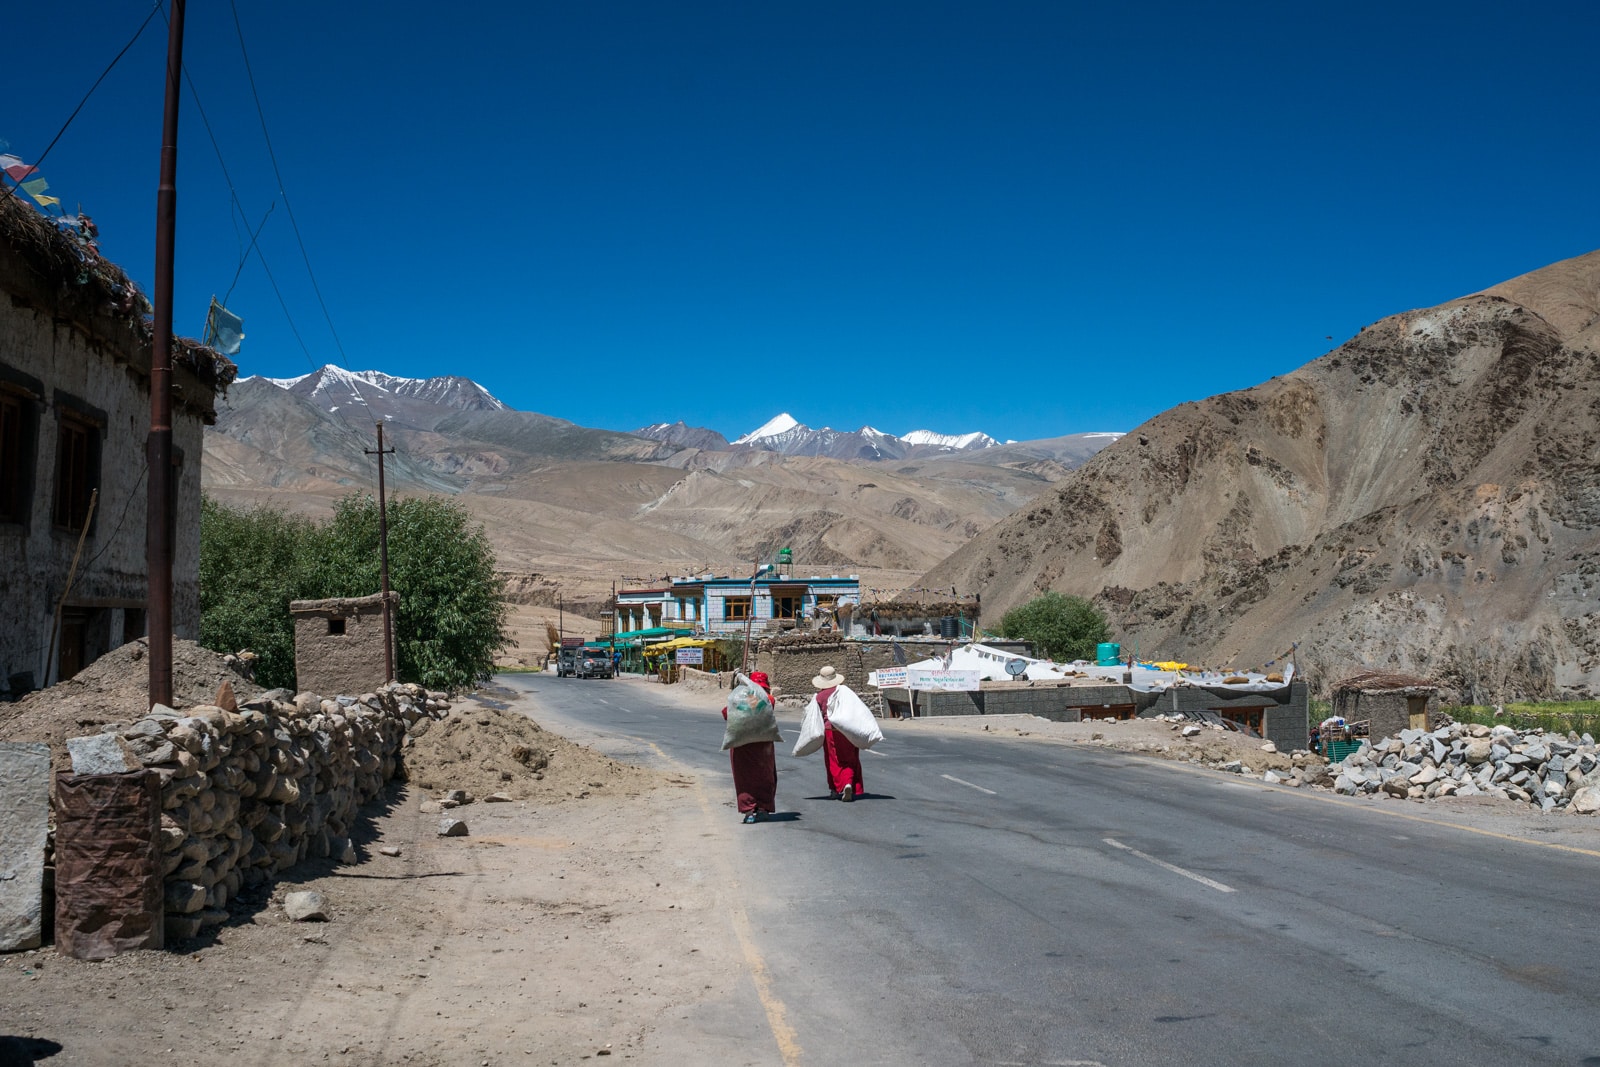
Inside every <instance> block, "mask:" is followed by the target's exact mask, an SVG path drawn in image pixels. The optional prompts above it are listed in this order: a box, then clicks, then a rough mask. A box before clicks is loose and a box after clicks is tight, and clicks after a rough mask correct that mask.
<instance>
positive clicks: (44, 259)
mask: <svg viewBox="0 0 1600 1067" xmlns="http://www.w3.org/2000/svg"><path fill="white" fill-rule="evenodd" d="M73 221H74V224H75V225H76V226H77V227H78V229H76V230H73V229H70V228H63V226H64V224H63V226H58V225H57V224H56V222H54V221H53V220H51V219H49V218H46V217H45V216H43V215H40V214H39V213H38V212H36V211H34V210H33V209H32V208H31V207H30V206H28V205H27V204H25V203H24V202H23V201H22V200H21V199H20V198H19V197H16V196H0V290H3V291H4V293H5V299H3V300H0V560H3V561H4V566H0V603H4V604H5V606H6V610H5V612H4V614H3V616H0V692H3V695H9V696H10V697H13V698H14V697H16V696H18V695H20V694H21V693H24V692H27V691H28V690H30V689H34V688H38V687H40V686H44V685H48V684H51V683H53V682H55V681H57V680H60V679H63V678H68V677H71V676H72V675H73V674H75V673H76V672H77V671H78V670H80V669H82V668H83V667H84V666H86V665H87V664H89V663H90V662H92V661H93V660H95V659H96V658H98V657H99V656H100V655H102V654H104V653H105V652H107V651H109V650H110V649H112V648H115V647H117V646H119V645H121V644H124V643H125V642H127V641H129V640H132V639H133V638H135V637H139V636H142V635H143V634H144V632H145V626H146V610H147V605H146V594H147V591H148V577H147V569H146V563H145V560H146V557H145V512H146V495H147V492H148V490H147V487H146V482H145V442H146V439H147V437H148V433H149V426H150V365H151V337H152V331H151V327H150V323H149V321H148V319H147V315H148V314H149V311H150V308H149V305H148V303H147V302H146V301H145V299H144V297H143V295H142V294H140V293H139V291H138V289H136V288H135V287H134V285H133V283H132V282H131V281H129V279H128V277H127V275H126V274H124V273H123V271H122V270H121V269H120V268H119V267H117V266H116V265H115V264H112V263H109V262H107V261H106V260H104V259H102V258H101V257H100V255H99V253H98V251H97V250H96V248H95V246H94V243H93V241H92V240H90V239H89V238H88V237H86V236H83V235H82V232H83V231H84V230H87V229H88V227H87V226H85V225H84V224H83V223H81V222H78V221H77V219H74V220H73ZM172 358H173V368H172V397H173V403H172V435H173V464H174V466H175V467H176V468H177V469H176V471H175V472H174V475H175V477H174V483H175V506H174V509H173V514H172V515H171V516H170V519H171V523H172V529H173V542H174V543H173V590H172V591H173V602H172V620H173V629H174V631H175V633H176V634H177V636H179V637H182V638H191V639H192V638H195V637H198V636H199V630H200V594H199V581H198V574H199V557H200V456H201V434H202V428H203V427H204V426H205V425H206V424H208V423H212V422H215V421H216V397H217V394H218V393H220V392H222V391H223V390H225V389H226V388H227V386H228V385H229V384H230V383H231V382H232V381H233V379H234V376H235V373H236V368H235V367H234V365H233V363H231V362H230V361H229V360H227V359H226V358H224V357H223V356H220V355H218V354H217V353H216V352H214V351H212V350H211V349H209V348H207V347H205V346H203V345H201V344H199V343H197V342H194V341H189V340H184V339H176V340H175V341H174V345H173V352H172ZM96 491H98V494H97V495H95V494H96ZM91 496H94V497H95V500H94V509H93V514H92V515H91V514H90V499H91ZM85 531H87V532H86V533H85ZM80 536H81V537H82V546H83V547H82V553H81V555H79V556H78V559H77V568H76V572H75V573H74V574H73V575H72V578H71V588H70V592H69V591H68V577H69V571H71V570H72V567H73V561H74V556H75V555H77V550H78V545H79V540H80ZM63 594H66V596H65V599H64V600H63ZM58 607H59V609H60V612H61V621H60V626H59V633H58V634H55V635H54V636H53V631H56V629H57V628H56V625H55V618H56V612H57V610H58ZM52 646H53V647H54V652H53V654H52V651H51V650H52Z"/></svg>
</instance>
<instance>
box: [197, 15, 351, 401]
mask: <svg viewBox="0 0 1600 1067" xmlns="http://www.w3.org/2000/svg"><path fill="white" fill-rule="evenodd" d="M228 6H229V7H230V8H231V9H232V10H233V27H234V30H235V32H236V33H237V34H238V36H239V53H240V55H242V56H243V57H244V73H245V77H246V79H247V80H248V81H249V82H250V96H251V98H252V99H253V100H254V101H255V105H256V117H257V118H259V119H260V120H261V136H262V138H263V139H264V140H265V141H266V143H267V158H268V159H270V160H272V174H273V177H275V178H276V179H277V180H278V195H279V196H280V197H282V198H283V206H284V209H285V210H286V211H288V213H289V225H290V227H291V228H292V229H293V230H294V239H295V241H296V242H297V243H298V244H299V245H300V257H301V258H302V259H304V260H305V264H306V275H307V276H308V277H309V278H310V279H311V290H312V292H314V293H316V294H317V303H318V304H319V305H320V306H321V308H322V317H323V318H324V319H326V320H327V323H328V332H329V333H330V334H332V335H333V345H334V347H335V348H337V349H338V350H339V361H340V362H341V363H343V364H348V363H349V362H350V357H349V356H347V355H346V354H345V351H344V343H343V342H342V341H340V340H339V331H338V330H337V329H336V328H335V327H334V325H333V315H332V314H330V313H329V311H328V302H327V301H326V300H324V299H323V297H322V286H320V285H318V284H317V273H316V271H315V270H313V269H312V267H311V254H310V253H309V252H307V251H306V242H305V238H304V237H302V236H301V234H300V222H299V220H297V219H296V218H295V217H294V204H292V203H290V201H289V192H288V190H287V189H285V188H284V187H283V173H282V171H280V170H279V168H278V154H277V152H275V151H274V150H273V147H272V134H271V133H269V132H268V131H267V115H266V111H265V110H264V109H263V108H262V107H261V94H260V93H258V92H257V91H256V76H255V72H254V71H253V70H252V69H251V67H250V52H249V50H248V49H247V48H246V47H245V43H244V25H243V23H241V22H240V21H239V5H238V4H237V3H235V2H234V0H228ZM350 388H351V390H352V391H353V392H354V393H355V394H356V399H357V400H360V401H361V406H362V407H364V408H366V409H367V416H368V417H369V418H371V419H372V421H373V423H374V424H376V423H377V422H378V418H377V416H376V415H375V414H373V411H372V405H370V404H368V403H367V398H366V397H365V396H363V395H362V394H361V387H360V386H358V385H356V384H355V380H354V378H353V377H352V380H351V385H350Z"/></svg>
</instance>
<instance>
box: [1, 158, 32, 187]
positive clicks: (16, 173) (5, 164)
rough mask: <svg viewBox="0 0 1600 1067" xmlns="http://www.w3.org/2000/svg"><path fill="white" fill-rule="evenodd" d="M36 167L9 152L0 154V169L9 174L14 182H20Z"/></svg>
mask: <svg viewBox="0 0 1600 1067" xmlns="http://www.w3.org/2000/svg"><path fill="white" fill-rule="evenodd" d="M38 169H39V168H37V167H30V166H29V165H28V164H26V163H24V162H23V161H22V160H20V159H18V158H17V157H16V156H14V155H12V154H10V153H9V152H7V153H4V154H0V170H3V171H5V172H6V173H7V174H8V175H10V176H11V180H12V181H14V182H20V181H21V180H22V179H24V178H26V177H27V176H28V175H30V174H32V173H33V172H34V171H36V170H38Z"/></svg>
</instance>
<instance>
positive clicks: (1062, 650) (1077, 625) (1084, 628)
mask: <svg viewBox="0 0 1600 1067" xmlns="http://www.w3.org/2000/svg"><path fill="white" fill-rule="evenodd" d="M1110 634H1111V631H1110V629H1109V628H1108V627H1107V626H1106V617H1105V616H1104V615H1103V614H1101V612H1100V609H1098V608H1096V607H1095V606H1094V605H1093V604H1091V603H1089V602H1088V601H1087V600H1085V599H1083V598H1082V597H1077V596H1065V595H1063V594H1061V593H1045V594H1044V595H1043V596H1039V597H1035V598H1034V599H1032V600H1030V601H1028V602H1027V603H1026V604H1023V605H1022V606H1021V607H1015V608H1012V609H1011V610H1010V611H1008V612H1006V613H1005V615H1004V617H1002V618H1001V620H1000V636H1001V637H1008V638H1012V639H1014V640H1023V641H1030V642H1032V644H1033V649H1034V652H1035V653H1037V654H1038V655H1040V656H1044V657H1046V658H1048V659H1053V660H1056V661H1057V662H1061V663H1065V662H1067V661H1069V660H1075V659H1089V660H1092V659H1094V658H1095V646H1096V645H1098V644H1099V643H1100V642H1101V641H1104V640H1105V639H1106V638H1107V637H1109V636H1110Z"/></svg>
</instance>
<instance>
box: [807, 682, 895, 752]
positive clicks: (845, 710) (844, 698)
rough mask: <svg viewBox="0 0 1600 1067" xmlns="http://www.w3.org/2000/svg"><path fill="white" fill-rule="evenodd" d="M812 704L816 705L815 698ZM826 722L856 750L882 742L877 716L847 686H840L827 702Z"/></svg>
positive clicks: (881, 732)
mask: <svg viewBox="0 0 1600 1067" xmlns="http://www.w3.org/2000/svg"><path fill="white" fill-rule="evenodd" d="M812 703H813V704H814V703H816V700H815V698H813V700H812ZM828 721H829V722H830V723H832V724H833V728H834V729H835V730H838V731H839V732H840V733H841V734H844V735H845V736H846V737H848V738H849V739H850V741H851V742H852V743H853V744H854V745H855V746H856V747H857V748H871V747H872V746H873V745H875V744H877V743H878V742H879V741H882V740H883V731H882V730H880V729H878V718H877V716H875V715H873V714H872V709H871V708H869V707H867V705H866V703H865V702H864V701H862V699H861V698H860V697H858V696H856V694H855V690H853V689H851V688H850V687H849V686H847V685H841V686H839V687H838V688H836V689H835V690H834V691H833V699H831V700H829V701H828Z"/></svg>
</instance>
